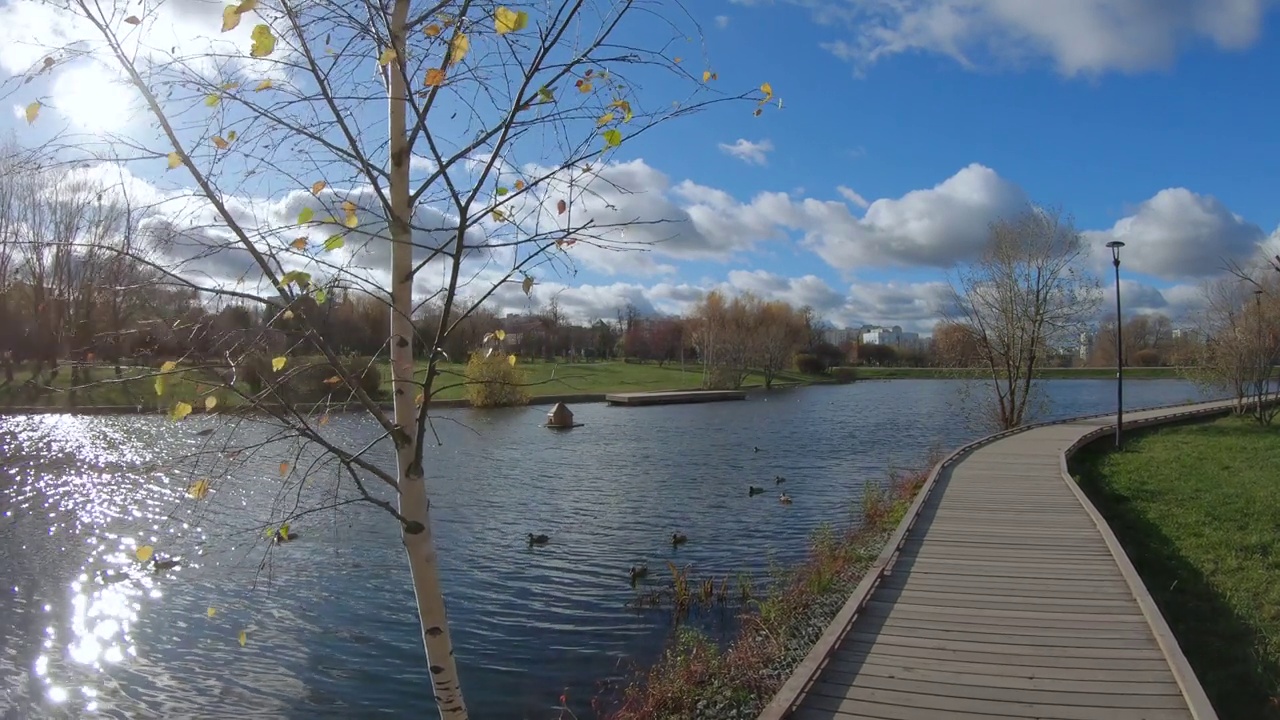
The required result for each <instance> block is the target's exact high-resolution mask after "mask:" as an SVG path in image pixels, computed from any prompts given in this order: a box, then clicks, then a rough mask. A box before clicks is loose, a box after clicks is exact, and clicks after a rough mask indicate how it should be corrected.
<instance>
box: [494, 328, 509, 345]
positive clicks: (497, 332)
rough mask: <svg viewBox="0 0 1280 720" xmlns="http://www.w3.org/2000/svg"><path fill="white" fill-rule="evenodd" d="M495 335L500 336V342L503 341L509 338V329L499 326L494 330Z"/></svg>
mask: <svg viewBox="0 0 1280 720" xmlns="http://www.w3.org/2000/svg"><path fill="white" fill-rule="evenodd" d="M493 336H494V337H496V338H498V342H502V341H503V340H506V339H507V331H506V330H503V329H501V328H499V329H497V330H494V331H493Z"/></svg>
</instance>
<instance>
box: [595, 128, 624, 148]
mask: <svg viewBox="0 0 1280 720" xmlns="http://www.w3.org/2000/svg"><path fill="white" fill-rule="evenodd" d="M600 134H601V135H603V136H604V146H605V147H611V148H612V147H618V146H619V145H621V144H622V133H620V132H618V131H617V130H615V129H614V128H609V129H608V130H605V131H604V132H602V133H600Z"/></svg>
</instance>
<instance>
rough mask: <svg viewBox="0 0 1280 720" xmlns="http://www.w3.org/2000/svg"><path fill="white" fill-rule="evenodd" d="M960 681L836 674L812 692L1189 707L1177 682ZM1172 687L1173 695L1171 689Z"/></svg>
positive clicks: (1115, 706)
mask: <svg viewBox="0 0 1280 720" xmlns="http://www.w3.org/2000/svg"><path fill="white" fill-rule="evenodd" d="M957 679H958V678H956V677H951V678H934V679H932V680H918V679H911V678H901V677H884V676H883V675H873V674H869V673H859V674H857V675H849V674H845V673H839V672H835V673H832V674H831V675H830V679H827V678H826V677H824V678H823V682H822V683H821V684H820V685H815V686H814V688H813V690H812V692H820V693H823V694H825V695H830V696H832V697H842V696H844V694H843V693H842V692H841V691H842V690H843V688H844V687H859V688H867V689H873V690H888V691H892V692H897V693H904V694H912V695H926V694H927V695H937V696H941V697H949V698H962V699H965V700H991V701H995V702H1020V703H1031V704H1035V705H1075V706H1082V707H1105V708H1138V709H1144V708H1145V709H1148V710H1178V709H1181V710H1183V711H1186V709H1187V704H1186V702H1185V701H1184V700H1183V699H1182V693H1181V692H1180V691H1179V690H1178V685H1177V683H1167V684H1165V685H1162V686H1158V687H1161V688H1162V689H1163V690H1164V692H1160V693H1134V694H1127V693H1100V692H1097V691H1096V690H1095V689H1093V688H1091V687H1088V685H1092V684H1093V683H1088V684H1084V683H1079V684H1077V685H1076V686H1075V687H1068V688H1066V689H1057V688H1048V689H1046V688H1035V687H1012V688H1010V687H1004V686H1003V685H992V684H987V683H983V682H980V683H976V684H973V683H961V682H956V680H957ZM1170 688H1172V692H1170V691H1169V689H1170Z"/></svg>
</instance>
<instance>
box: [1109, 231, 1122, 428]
mask: <svg viewBox="0 0 1280 720" xmlns="http://www.w3.org/2000/svg"><path fill="white" fill-rule="evenodd" d="M1107 247H1108V248H1109V249H1110V250H1111V265H1112V267H1114V268H1115V269H1116V449H1117V450H1119V449H1120V432H1121V428H1122V427H1123V425H1124V336H1123V335H1122V334H1121V332H1120V328H1121V323H1120V248H1122V247H1124V243H1122V242H1120V241H1119V240H1112V241H1111V242H1109V243H1107Z"/></svg>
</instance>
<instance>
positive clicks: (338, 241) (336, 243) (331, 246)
mask: <svg viewBox="0 0 1280 720" xmlns="http://www.w3.org/2000/svg"><path fill="white" fill-rule="evenodd" d="M346 244H347V240H346V238H344V237H342V236H341V235H334V236H333V237H331V238H329V239H328V240H325V241H324V251H325V252H333V251H334V250H340V249H342V246H343V245H346Z"/></svg>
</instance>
